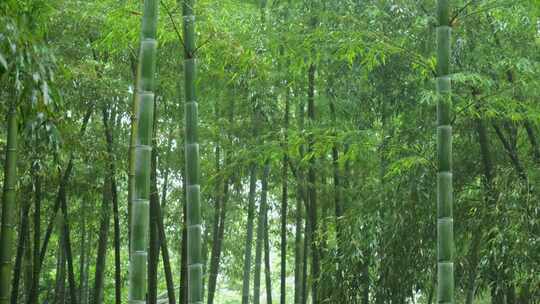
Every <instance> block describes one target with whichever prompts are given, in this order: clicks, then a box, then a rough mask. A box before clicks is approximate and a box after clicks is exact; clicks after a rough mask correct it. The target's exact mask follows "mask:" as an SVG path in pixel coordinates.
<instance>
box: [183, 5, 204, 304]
mask: <svg viewBox="0 0 540 304" xmlns="http://www.w3.org/2000/svg"><path fill="white" fill-rule="evenodd" d="M194 4H195V1H194V0H185V1H184V4H183V16H184V27H183V29H184V81H185V88H184V92H185V118H186V119H185V130H186V136H185V150H186V186H187V189H186V190H187V191H186V194H187V250H188V252H187V264H188V303H190V304H202V303H203V283H202V282H203V281H202V280H203V261H202V250H201V245H202V238H201V233H202V225H201V210H200V209H201V208H200V185H199V143H198V137H197V127H198V111H197V107H198V105H197V99H196V94H195V77H196V76H195V71H196V61H195V51H196V49H195V15H194V11H193V6H194Z"/></svg>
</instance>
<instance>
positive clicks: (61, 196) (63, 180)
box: [0, 105, 94, 304]
mask: <svg viewBox="0 0 540 304" xmlns="http://www.w3.org/2000/svg"><path fill="white" fill-rule="evenodd" d="M93 111H94V106H93V105H90V106H89V107H88V109H87V110H86V113H85V115H84V118H83V122H82V125H81V129H80V130H79V137H80V138H82V137H83V136H84V133H85V132H86V127H87V125H88V121H89V120H90V117H91V116H92V113H93ZM73 162H74V154H73V153H71V154H70V156H69V161H68V164H67V166H66V170H65V171H64V172H63V174H62V175H61V177H60V185H59V186H58V194H57V196H56V200H55V203H54V206H53V211H52V215H51V218H50V220H49V223H48V225H47V229H46V231H45V236H44V237H43V244H42V245H41V249H40V251H39V262H38V263H37V264H34V267H35V268H36V269H35V270H34V272H35V273H36V274H37V275H34V276H35V277H38V278H39V274H40V273H41V266H42V265H43V261H44V260H45V253H46V252H47V246H48V244H49V240H50V238H51V234H52V232H53V228H54V225H55V223H56V221H57V214H58V210H59V209H60V205H61V203H62V200H65V192H66V187H67V185H68V181H69V178H70V177H71V173H72V171H73ZM34 283H35V284H36V285H35V286H34V285H32V291H31V292H30V295H31V296H30V297H29V304H34V303H36V302H37V300H38V298H39V286H38V283H39V279H38V280H37V281H36V280H34ZM0 304H1V303H0Z"/></svg>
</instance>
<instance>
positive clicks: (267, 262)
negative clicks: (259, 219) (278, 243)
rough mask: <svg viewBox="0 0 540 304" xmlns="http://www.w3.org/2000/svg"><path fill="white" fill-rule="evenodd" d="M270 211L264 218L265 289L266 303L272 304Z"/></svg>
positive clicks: (264, 184)
mask: <svg viewBox="0 0 540 304" xmlns="http://www.w3.org/2000/svg"><path fill="white" fill-rule="evenodd" d="M262 185H263V189H262V191H266V192H268V180H266V181H263V182H262ZM269 229H270V227H269V226H268V210H267V211H266V214H265V216H264V273H265V278H266V282H265V287H266V303H267V304H271V303H272V272H271V269H270V236H269V235H268V230H269Z"/></svg>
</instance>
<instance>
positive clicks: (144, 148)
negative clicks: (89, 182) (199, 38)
mask: <svg viewBox="0 0 540 304" xmlns="http://www.w3.org/2000/svg"><path fill="white" fill-rule="evenodd" d="M157 14H158V0H145V1H144V11H143V17H142V30H141V44H140V53H139V66H138V71H137V77H138V81H137V88H136V90H137V93H136V94H137V100H136V102H137V107H136V108H137V111H136V113H135V114H136V115H137V122H138V125H137V128H135V129H136V130H135V131H136V144H135V160H134V165H135V167H134V169H135V180H134V188H133V194H132V199H133V201H132V208H133V209H132V214H131V216H132V219H131V248H130V251H131V259H130V261H129V303H132V304H141V303H146V280H147V275H146V272H147V265H146V263H147V255H148V227H149V226H148V222H149V199H150V159H151V155H152V127H153V119H154V92H153V90H154V72H155V66H156V52H157V41H156V28H157Z"/></svg>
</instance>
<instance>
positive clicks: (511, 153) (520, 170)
mask: <svg viewBox="0 0 540 304" xmlns="http://www.w3.org/2000/svg"><path fill="white" fill-rule="evenodd" d="M492 125H493V129H495V133H496V134H497V137H498V138H499V140H500V141H501V143H502V145H503V147H504V150H505V151H506V153H507V154H508V157H509V158H510V161H511V162H512V165H513V166H514V169H515V170H516V172H517V174H518V177H519V178H520V179H521V180H522V181H523V182H525V183H526V182H527V173H525V168H524V167H523V165H522V164H521V161H520V159H519V155H518V153H517V151H516V149H515V148H514V147H512V145H511V144H510V142H509V141H508V140H507V139H506V137H505V136H504V133H503V131H502V129H501V128H500V127H499V125H497V124H496V123H493V124H492Z"/></svg>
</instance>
